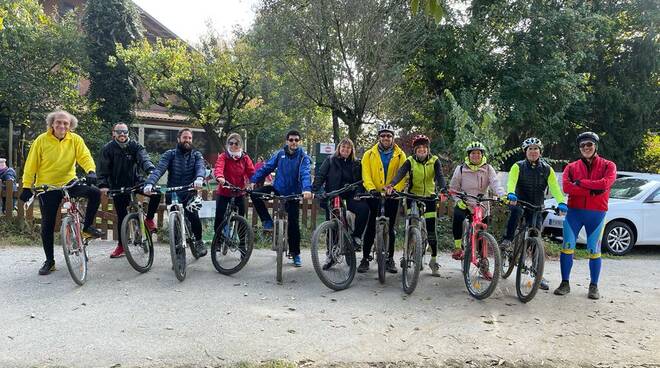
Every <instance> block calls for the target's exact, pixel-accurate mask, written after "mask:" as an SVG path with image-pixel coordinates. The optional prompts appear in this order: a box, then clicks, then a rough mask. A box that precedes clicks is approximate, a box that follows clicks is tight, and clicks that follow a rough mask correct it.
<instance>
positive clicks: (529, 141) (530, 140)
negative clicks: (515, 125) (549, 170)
mask: <svg viewBox="0 0 660 368" xmlns="http://www.w3.org/2000/svg"><path fill="white" fill-rule="evenodd" d="M529 146H538V147H539V149H540V150H543V143H541V140H540V139H538V138H536V137H531V138H527V139H525V140H524V141H523V142H522V150H523V152H525V151H526V150H527V148H528V147H529Z"/></svg>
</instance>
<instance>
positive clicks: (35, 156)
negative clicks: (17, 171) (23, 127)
mask: <svg viewBox="0 0 660 368" xmlns="http://www.w3.org/2000/svg"><path fill="white" fill-rule="evenodd" d="M39 137H41V136H39ZM39 137H37V139H35V140H34V142H33V143H32V146H31V147H30V152H28V157H27V160H25V166H24V167H23V188H32V186H33V185H34V180H35V175H36V174H37V170H38V169H39V164H40V163H41V153H40V151H41V139H39Z"/></svg>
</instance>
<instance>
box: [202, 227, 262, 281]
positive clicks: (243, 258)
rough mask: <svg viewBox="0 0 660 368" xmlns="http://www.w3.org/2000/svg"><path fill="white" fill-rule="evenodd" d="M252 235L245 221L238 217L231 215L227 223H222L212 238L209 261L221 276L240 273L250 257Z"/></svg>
mask: <svg viewBox="0 0 660 368" xmlns="http://www.w3.org/2000/svg"><path fill="white" fill-rule="evenodd" d="M253 246H254V234H253V232H252V227H251V226H250V225H249V224H248V222H247V220H246V219H245V218H244V217H242V216H239V215H235V214H234V215H232V216H231V217H230V218H229V221H226V220H225V221H223V222H222V223H221V224H220V226H219V227H218V229H216V231H215V235H214V236H213V244H211V261H213V267H215V269H216V270H217V271H218V272H220V273H221V274H223V275H231V274H234V273H236V272H238V271H240V270H241V269H242V268H243V267H245V265H246V264H247V262H248V260H249V259H250V256H251V255H252V248H253Z"/></svg>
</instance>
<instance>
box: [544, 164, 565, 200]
mask: <svg viewBox="0 0 660 368" xmlns="http://www.w3.org/2000/svg"><path fill="white" fill-rule="evenodd" d="M548 188H550V193H552V196H553V197H555V199H556V200H557V203H566V200H565V199H564V193H562V192H561V188H559V183H558V182H557V175H555V170H553V169H552V168H550V175H548Z"/></svg>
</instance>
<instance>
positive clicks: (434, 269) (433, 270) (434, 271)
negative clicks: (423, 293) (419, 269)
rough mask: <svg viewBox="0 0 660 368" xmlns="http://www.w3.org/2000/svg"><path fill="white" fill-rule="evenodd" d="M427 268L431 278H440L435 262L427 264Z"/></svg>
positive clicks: (437, 265) (438, 268) (438, 266)
mask: <svg viewBox="0 0 660 368" xmlns="http://www.w3.org/2000/svg"><path fill="white" fill-rule="evenodd" d="M429 268H430V269H431V276H435V277H439V276H440V265H439V264H438V262H436V261H435V260H433V259H432V260H431V261H430V262H429Z"/></svg>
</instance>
